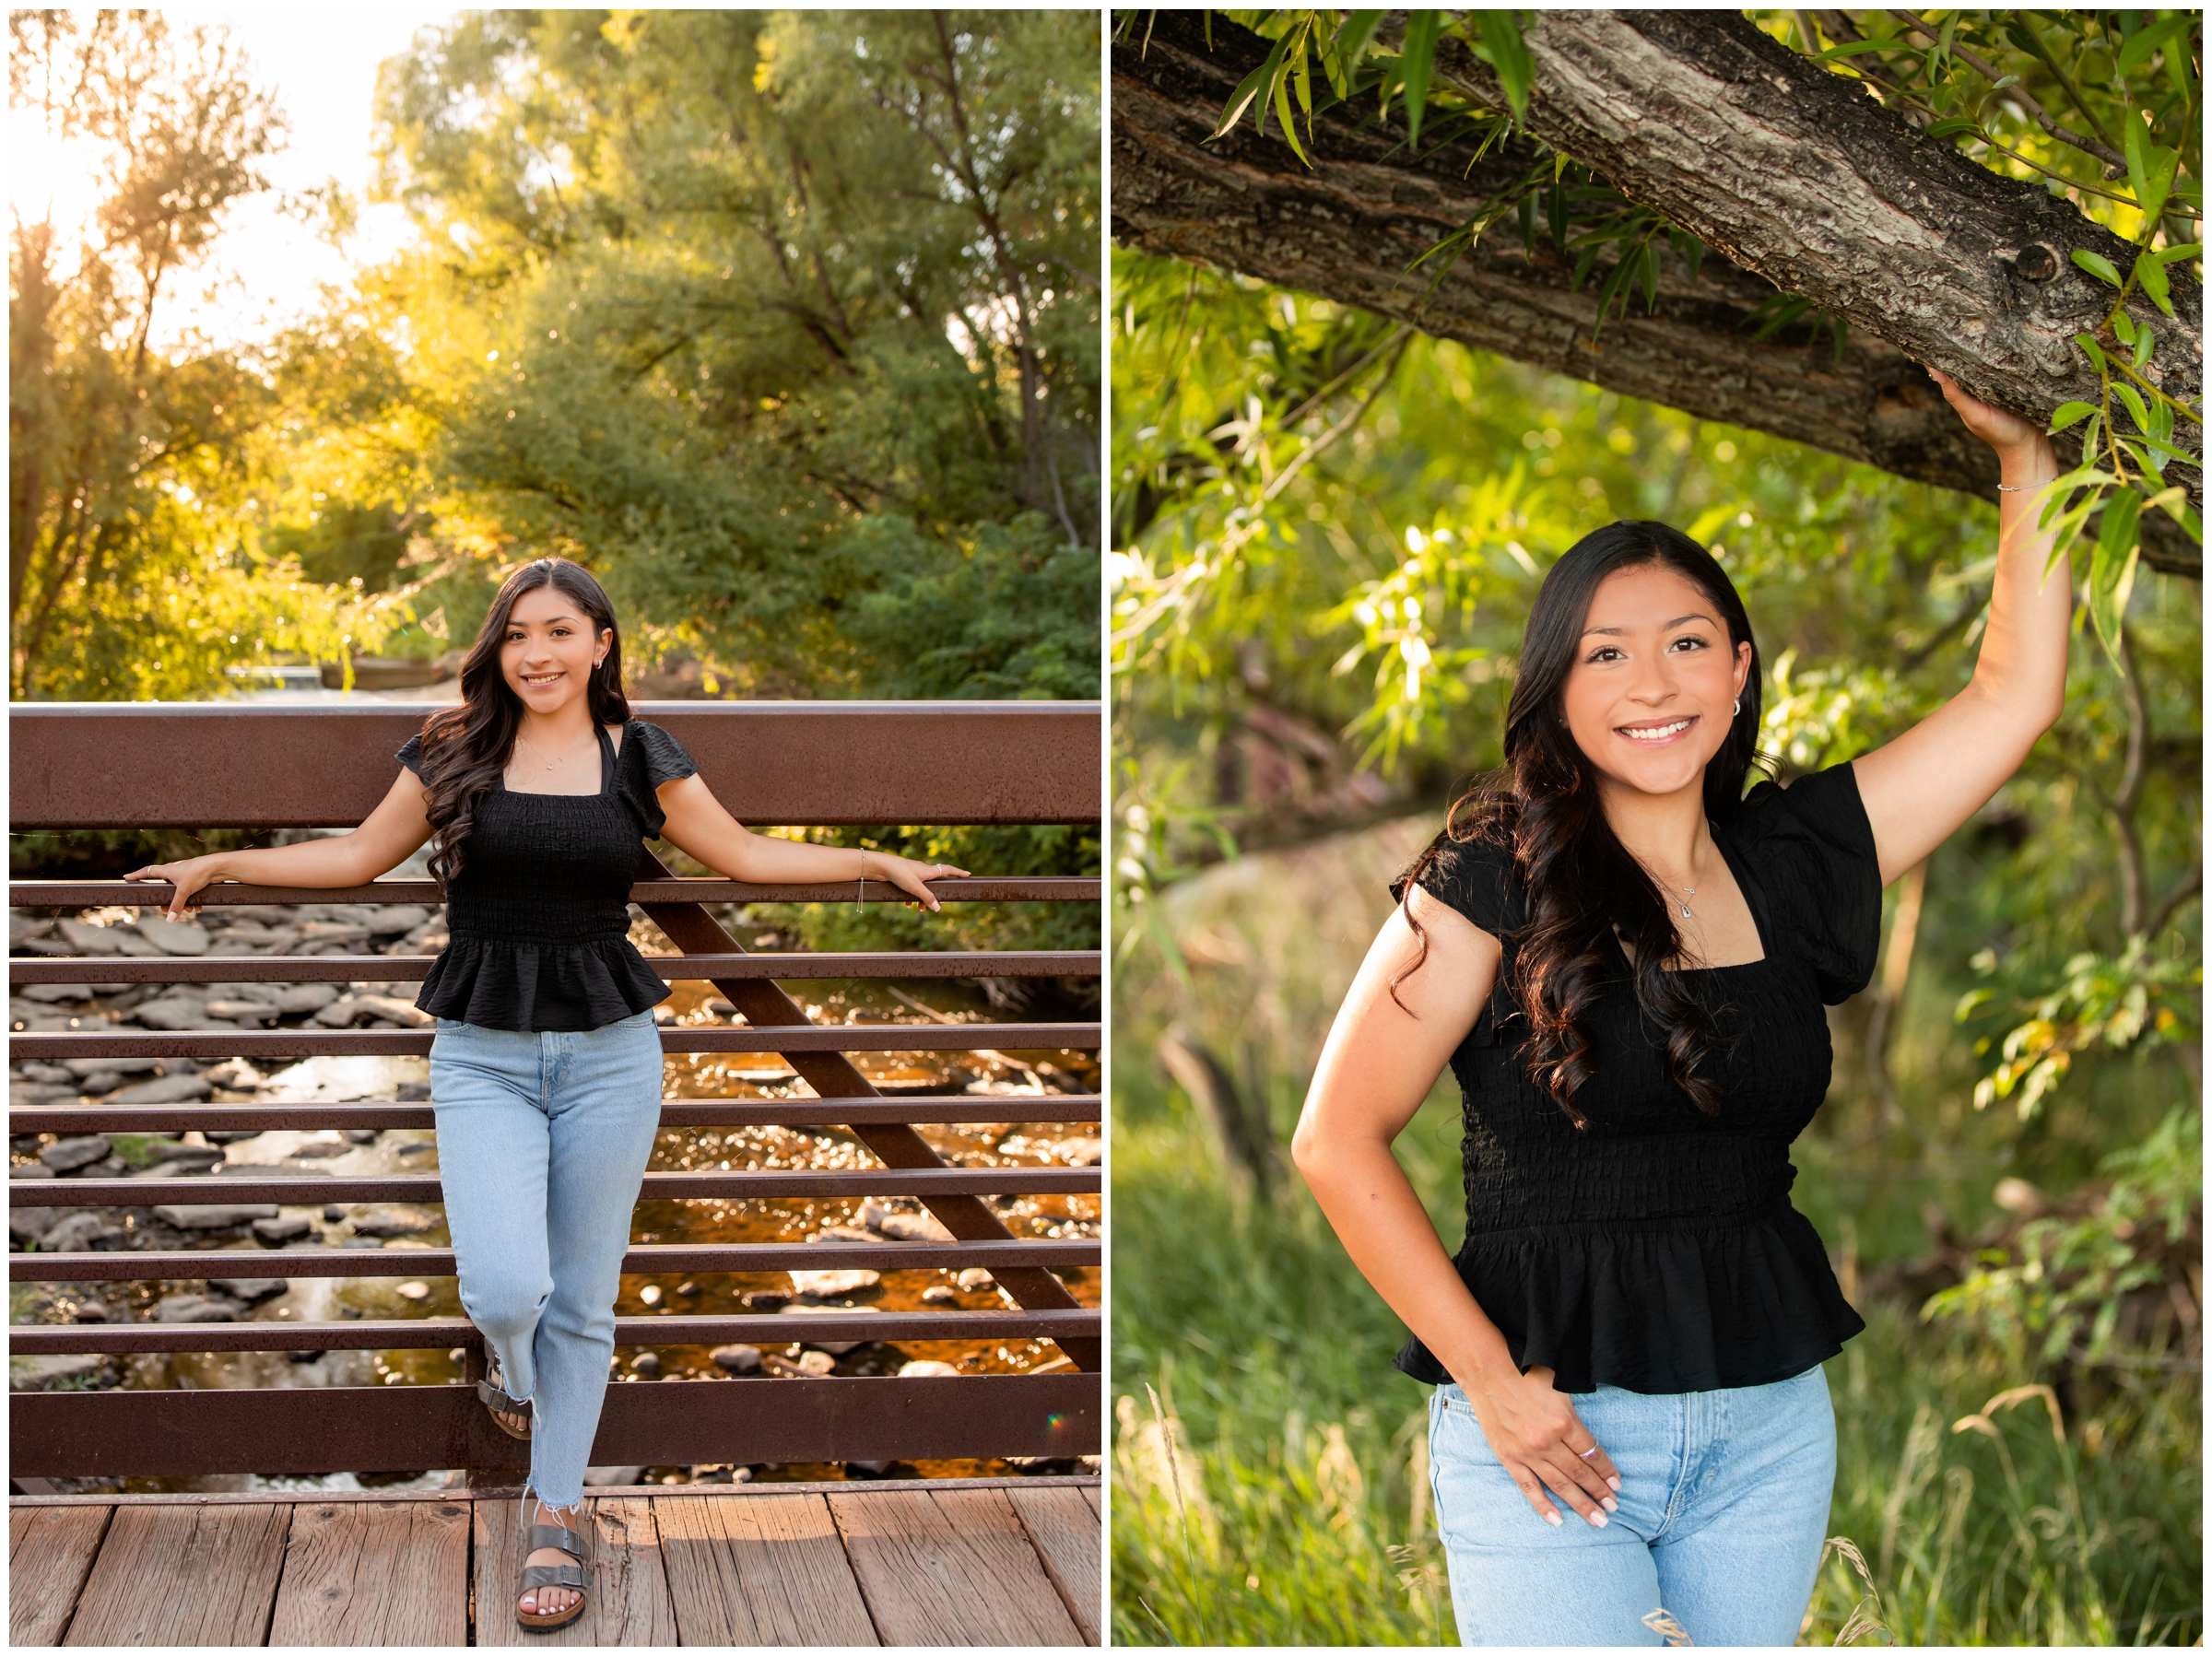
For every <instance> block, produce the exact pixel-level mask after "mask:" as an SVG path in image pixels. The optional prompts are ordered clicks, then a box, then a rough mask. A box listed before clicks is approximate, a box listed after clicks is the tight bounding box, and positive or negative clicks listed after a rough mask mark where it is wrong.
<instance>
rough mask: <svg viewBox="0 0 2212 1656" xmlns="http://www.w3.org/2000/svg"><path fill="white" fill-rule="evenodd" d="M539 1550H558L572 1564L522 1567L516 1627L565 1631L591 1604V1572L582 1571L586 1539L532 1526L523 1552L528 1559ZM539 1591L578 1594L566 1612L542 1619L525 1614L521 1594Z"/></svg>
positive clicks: (556, 1528) (567, 1531) (562, 1527)
mask: <svg viewBox="0 0 2212 1656" xmlns="http://www.w3.org/2000/svg"><path fill="white" fill-rule="evenodd" d="M540 1547H557V1548H559V1550H560V1551H561V1552H564V1553H566V1554H568V1556H570V1558H571V1560H573V1562H571V1563H568V1564H525V1565H524V1566H523V1581H522V1589H521V1591H520V1592H518V1593H517V1594H516V1595H515V1604H514V1620H515V1625H516V1626H517V1627H521V1628H522V1629H523V1630H524V1631H525V1632H529V1633H550V1632H551V1631H552V1630H553V1629H554V1628H556V1627H567V1626H568V1625H569V1624H570V1623H571V1622H572V1621H574V1620H575V1619H576V1618H577V1617H578V1616H580V1615H582V1614H583V1612H584V1609H585V1606H586V1605H587V1604H588V1603H590V1600H589V1599H588V1597H587V1596H586V1595H587V1594H588V1593H589V1592H590V1591H591V1585H592V1576H591V1572H590V1571H589V1570H587V1569H585V1568H583V1537H582V1536H581V1535H579V1534H578V1533H576V1532H575V1531H574V1530H571V1529H569V1528H567V1527H566V1526H565V1525H561V1524H557V1523H534V1524H532V1525H531V1526H530V1544H529V1545H527V1546H525V1547H524V1549H523V1556H524V1557H525V1558H527V1557H529V1556H530V1555H531V1554H532V1553H535V1552H536V1551H537V1550H538V1549H539V1548H540ZM537 1587H566V1588H568V1589H569V1590H570V1591H572V1592H574V1593H575V1595H576V1602H575V1603H573V1604H571V1605H570V1606H569V1607H568V1608H567V1609H566V1610H556V1611H553V1612H551V1613H550V1614H547V1615H541V1614H539V1613H537V1612H535V1611H529V1610H524V1608H523V1604H522V1593H523V1592H528V1591H530V1590H531V1589H533V1588H537Z"/></svg>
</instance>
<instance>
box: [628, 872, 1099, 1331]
mask: <svg viewBox="0 0 2212 1656" xmlns="http://www.w3.org/2000/svg"><path fill="white" fill-rule="evenodd" d="M642 859H643V860H642V861H641V863H639V874H638V877H639V878H640V879H668V878H671V877H673V876H671V875H670V874H669V871H668V866H667V864H666V863H663V862H662V861H661V860H660V859H659V858H658V857H656V856H654V855H653V852H652V851H645V852H643V853H642ZM639 907H641V909H643V910H645V913H646V916H647V918H649V919H650V920H651V921H652V922H653V924H655V925H657V926H659V927H660V928H661V930H662V931H663V932H665V933H666V934H667V935H668V940H669V941H670V942H671V943H673V944H675V945H676V946H677V948H679V949H681V950H683V951H684V953H685V954H687V955H742V954H744V953H746V950H745V949H744V948H743V947H742V946H740V945H739V944H738V942H737V940H736V939H735V937H732V936H731V935H730V934H729V933H728V932H727V931H726V930H724V927H723V925H722V922H720V921H718V920H716V919H715V918H714V917H713V916H712V914H710V913H708V912H707V910H706V908H705V906H704V905H702V904H700V903H641V904H640V905H639ZM712 982H713V984H714V987H715V988H716V989H718V990H720V991H721V992H722V993H723V995H724V998H725V999H727V1000H728V1001H729V1003H730V1004H732V1005H733V1006H735V1007H736V1008H737V1010H738V1011H739V1012H740V1013H742V1014H743V1015H744V1016H745V1021H746V1022H747V1023H748V1024H751V1025H752V1026H754V1027H755V1028H763V1029H766V1028H791V1027H792V1026H794V1025H804V1026H806V1028H813V1027H814V1025H813V1021H812V1020H811V1019H810V1018H808V1017H807V1016H806V1012H805V1010H804V1009H802V1008H801V1007H800V1005H799V1004H798V1003H797V1002H795V1001H794V1000H793V999H792V998H791V997H790V996H789V995H787V994H785V993H784V992H783V991H782V989H781V988H779V987H778V986H777V985H776V984H775V983H773V982H771V981H769V980H767V979H765V978H727V979H724V978H716V979H713V980H712ZM783 1060H784V1062H785V1063H789V1064H790V1065H791V1067H792V1068H793V1069H794V1070H795V1071H797V1072H798V1074H799V1075H800V1076H801V1077H802V1078H803V1079H804V1080H805V1081H806V1085H807V1086H811V1087H813V1088H814V1090H815V1091H816V1092H818V1093H819V1094H820V1095H821V1096H822V1097H823V1098H881V1097H882V1096H883V1095H882V1094H881V1093H879V1092H877V1090H876V1088H875V1087H873V1086H870V1085H869V1084H868V1080H867V1077H866V1076H865V1075H862V1074H861V1073H860V1071H859V1070H858V1069H857V1068H855V1067H854V1065H853V1063H852V1061H851V1060H850V1059H848V1058H847V1057H846V1056H845V1055H844V1054H843V1053H842V1052H786V1053H784V1054H783ZM847 1131H848V1132H850V1133H852V1134H853V1137H855V1138H857V1139H858V1140H860V1142H861V1143H862V1144H864V1145H866V1146H867V1147H868V1149H869V1150H870V1151H871V1152H872V1153H873V1154H874V1155H875V1157H877V1160H879V1161H881V1162H882V1163H883V1165H884V1166H885V1167H887V1168H941V1167H944V1166H945V1165H947V1164H946V1162H945V1160H944V1158H943V1157H940V1156H939V1155H938V1154H937V1153H936V1152H935V1150H933V1149H931V1148H930V1147H929V1141H928V1140H926V1139H924V1137H923V1136H922V1135H921V1134H920V1133H916V1132H915V1131H914V1130H913V1128H912V1127H911V1126H908V1125H906V1124H904V1123H899V1124H888V1123H877V1122H853V1123H852V1124H851V1125H850V1126H849V1127H848V1128H847ZM923 1201H924V1206H926V1207H927V1208H928V1209H929V1211H930V1212H931V1214H933V1215H934V1216H935V1217H936V1220H937V1222H938V1223H939V1224H941V1225H943V1226H944V1227H945V1228H946V1229H947V1230H948V1231H950V1232H951V1233H952V1234H953V1235H954V1236H955V1237H956V1238H958V1239H959V1240H961V1241H963V1242H983V1241H1001V1240H1007V1239H1012V1238H1013V1236H1014V1233H1013V1232H1012V1231H1010V1230H1008V1229H1007V1228H1006V1226H1005V1225H1004V1224H1003V1223H1002V1222H1001V1221H1000V1219H999V1217H998V1216H997V1215H996V1214H994V1213H993V1212H992V1211H991V1210H990V1208H989V1207H987V1206H986V1205H984V1204H983V1201H982V1197H980V1196H946V1195H938V1196H928V1197H924V1199H923ZM992 1276H993V1277H994V1279H995V1280H996V1281H997V1283H998V1285H999V1286H1001V1287H1003V1288H1005V1289H1006V1293H1007V1294H1008V1295H1009V1296H1011V1297H1012V1298H1013V1300H1014V1303H1015V1304H1016V1305H1018V1306H1019V1307H1021V1309H1022V1310H1030V1311H1038V1310H1073V1309H1079V1307H1078V1305H1077V1299H1076V1298H1075V1296H1074V1295H1072V1294H1070V1293H1069V1292H1068V1291H1067V1288H1066V1286H1065V1285H1064V1284H1063V1283H1062V1282H1061V1281H1060V1279H1059V1278H1058V1277H1056V1276H1054V1275H1053V1274H1052V1273H1051V1272H1050V1271H1047V1270H1045V1269H1043V1268H1042V1267H1041V1266H1037V1265H1006V1266H1002V1267H1000V1268H998V1269H996V1270H994V1271H993V1272H992ZM1058 1344H1059V1345H1060V1348H1061V1350H1062V1351H1064V1352H1065V1353H1066V1355H1067V1357H1068V1360H1069V1361H1071V1362H1073V1363H1074V1364H1075V1365H1076V1367H1077V1368H1080V1369H1084V1370H1087V1371H1088V1372H1092V1373H1096V1372H1097V1371H1098V1369H1099V1368H1100V1363H1101V1353H1100V1345H1101V1344H1102V1342H1100V1341H1098V1340H1063V1341H1060V1342H1058Z"/></svg>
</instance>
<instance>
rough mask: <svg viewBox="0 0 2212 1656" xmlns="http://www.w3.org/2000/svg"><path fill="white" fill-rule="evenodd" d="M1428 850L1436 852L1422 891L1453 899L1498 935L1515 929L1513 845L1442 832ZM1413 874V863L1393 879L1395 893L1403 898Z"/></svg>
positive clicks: (1425, 871)
mask: <svg viewBox="0 0 2212 1656" xmlns="http://www.w3.org/2000/svg"><path fill="white" fill-rule="evenodd" d="M1429 850H1430V851H1433V852H1434V853H1435V855H1434V856H1433V857H1431V858H1430V861H1429V864H1428V866H1427V867H1425V868H1423V869H1421V874H1420V887H1421V889H1422V890H1424V891H1426V892H1427V893H1428V894H1429V895H1430V897H1433V898H1437V899H1438V900H1439V901H1441V902H1445V903H1449V904H1450V905H1451V906H1452V907H1453V908H1454V909H1456V910H1459V912H1460V913H1462V914H1464V915H1465V916H1466V917H1467V918H1468V919H1469V920H1471V921H1473V922H1475V923H1476V924H1477V925H1478V926H1480V927H1481V928H1482V929H1483V930H1484V931H1486V932H1488V934H1490V935H1491V936H1493V937H1497V936H1500V935H1502V934H1504V933H1506V932H1509V931H1511V930H1512V927H1513V923H1514V922H1513V920H1512V910H1513V903H1512V896H1513V889H1514V884H1513V882H1514V873H1513V853H1512V849H1511V848H1510V847H1508V846H1505V845H1501V844H1499V843H1498V842H1497V841H1495V840H1490V839H1488V838H1481V839H1475V840H1454V839H1453V838H1451V837H1450V836H1449V835H1448V834H1439V835H1438V836H1437V837H1436V838H1435V840H1432V841H1430V847H1429ZM1426 854H1427V853H1424V855H1426ZM1412 875H1413V866H1412V865H1408V866H1407V867H1406V870H1405V871H1404V872H1403V873H1401V874H1400V875H1398V877H1397V878H1396V879H1394V880H1393V881H1391V883H1390V895H1391V896H1392V897H1394V898H1397V899H1398V900H1399V901H1401V902H1402V901H1404V900H1405V897H1406V886H1407V885H1408V884H1409V883H1410V882H1411V878H1412Z"/></svg>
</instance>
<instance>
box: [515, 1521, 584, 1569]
mask: <svg viewBox="0 0 2212 1656" xmlns="http://www.w3.org/2000/svg"><path fill="white" fill-rule="evenodd" d="M544 1546H551V1547H559V1549H560V1550H561V1551H562V1552H564V1553H566V1554H568V1556H570V1557H571V1558H581V1557H582V1556H583V1537H582V1536H581V1535H579V1534H578V1533H576V1532H575V1531H573V1530H571V1529H569V1528H567V1527H566V1526H565V1525H561V1524H557V1523H534V1524H532V1525H531V1526H530V1544H529V1546H528V1547H527V1548H526V1549H525V1550H526V1551H529V1552H533V1553H535V1552H536V1551H537V1549H538V1548H540V1547H544ZM539 1568H546V1569H550V1568H553V1566H551V1565H549V1564H548V1565H544V1566H541V1567H539Z"/></svg>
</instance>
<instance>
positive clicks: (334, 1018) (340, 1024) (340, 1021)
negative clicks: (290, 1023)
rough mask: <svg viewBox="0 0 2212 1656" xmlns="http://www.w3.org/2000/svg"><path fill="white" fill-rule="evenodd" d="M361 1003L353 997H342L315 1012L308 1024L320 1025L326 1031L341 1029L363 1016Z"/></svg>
mask: <svg viewBox="0 0 2212 1656" xmlns="http://www.w3.org/2000/svg"><path fill="white" fill-rule="evenodd" d="M359 1016H366V1014H365V1013H364V1012H363V1010H362V1007H361V1003H360V1002H359V999H357V998H356V997H355V996H353V995H342V996H340V997H339V998H338V999H337V1000H335V1001H333V1002H331V1004H329V1005H327V1006H325V1007H324V1008H323V1009H322V1010H321V1011H319V1012H317V1013H316V1014H315V1015H314V1016H313V1017H312V1019H310V1020H309V1021H310V1022H312V1023H317V1024H321V1025H322V1026H323V1027H324V1028H326V1029H343V1028H347V1027H348V1026H350V1025H351V1024H352V1022H353V1020H354V1019H355V1018H356V1017H359Z"/></svg>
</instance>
